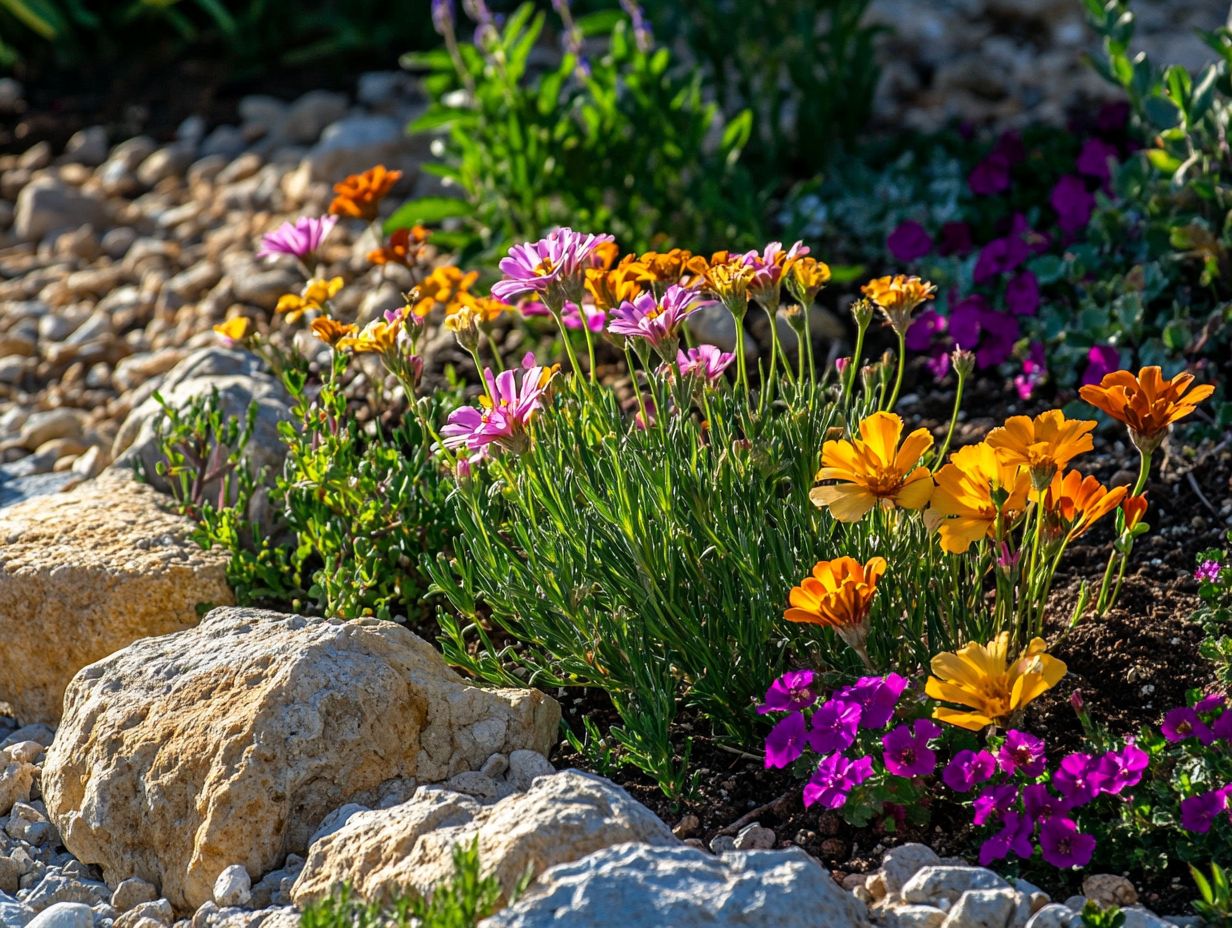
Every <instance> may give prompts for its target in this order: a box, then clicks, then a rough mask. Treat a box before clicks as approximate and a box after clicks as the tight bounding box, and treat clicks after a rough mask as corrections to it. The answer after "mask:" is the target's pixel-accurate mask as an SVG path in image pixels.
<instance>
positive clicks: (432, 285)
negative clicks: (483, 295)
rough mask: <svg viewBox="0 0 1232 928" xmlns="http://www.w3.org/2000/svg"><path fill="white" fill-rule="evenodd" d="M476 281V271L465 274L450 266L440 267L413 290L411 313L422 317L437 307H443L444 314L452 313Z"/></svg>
mask: <svg viewBox="0 0 1232 928" xmlns="http://www.w3.org/2000/svg"><path fill="white" fill-rule="evenodd" d="M478 279H479V273H478V272H477V271H470V272H469V273H466V272H463V271H462V269H461V268H457V267H454V266H453V265H452V264H446V265H442V266H441V267H438V268H436V269H434V270H433V271H432V273H431V274H429V275H428V276H427V277H425V278H424V280H423V283H421V284H420V285H419V286H418V287H416V288H415V290H414V292H413V294H412V295H413V297H414V299H413V301H412V302H411V304H410V305H411V312H413V313H414V314H415V315H416V316H420V317H423V316H426V315H428V314H429V313H430V312H432V310H434V309H436V307H438V306H443V307H444V308H445V312H446V313H449V312H453V311H454V310H455V309H456V308H457V306H458V305H460V300H461V298H462V296H463V295H464V294H469V293H470V288H471V287H472V286H474V284H475V281H476V280H478Z"/></svg>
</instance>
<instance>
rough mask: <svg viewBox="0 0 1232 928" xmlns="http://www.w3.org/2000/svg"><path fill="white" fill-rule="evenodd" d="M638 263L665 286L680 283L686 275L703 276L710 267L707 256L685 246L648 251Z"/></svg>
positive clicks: (651, 276)
mask: <svg viewBox="0 0 1232 928" xmlns="http://www.w3.org/2000/svg"><path fill="white" fill-rule="evenodd" d="M638 263H639V264H641V265H642V266H643V267H644V268H645V269H646V272H647V274H648V275H649V277H650V279H651V280H654V281H656V282H658V283H661V284H664V285H665V286H670V285H671V284H678V283H680V281H681V279H682V278H684V277H686V276H688V277H701V276H702V275H704V274H705V273H706V271H707V269H708V268H707V264H706V259H705V258H703V257H702V256H701V255H695V254H693V252H691V251H689V250H687V249H685V248H673V249H671V251H663V252H659V251H648V252H646V253H645V254H644V255H642V256H641V257H640V258H638Z"/></svg>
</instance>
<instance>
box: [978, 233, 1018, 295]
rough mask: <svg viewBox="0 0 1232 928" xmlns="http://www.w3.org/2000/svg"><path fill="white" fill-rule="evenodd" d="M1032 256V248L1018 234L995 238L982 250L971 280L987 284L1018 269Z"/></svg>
mask: <svg viewBox="0 0 1232 928" xmlns="http://www.w3.org/2000/svg"><path fill="white" fill-rule="evenodd" d="M1030 254H1031V249H1030V247H1028V245H1027V243H1026V241H1025V240H1024V239H1023V237H1022V235H1021V234H1019V233H1018V232H1012V233H1011V234H1009V235H1007V236H1005V237H1004V238H994V239H993V240H992V241H991V242H989V243H988V244H987V245H985V246H984V247H983V248H981V249H980V256H979V258H978V259H977V260H976V262H975V270H973V271H972V272H971V279H972V280H973V281H975V283H977V284H982V283H987V282H988V281H989V280H992V278H994V277H997V276H999V275H1001V274H1008V273H1009V272H1010V271H1012V270H1014V269H1015V268H1017V267H1018V265H1020V264H1022V262H1024V261H1026V260H1027V258H1028V257H1029V256H1030Z"/></svg>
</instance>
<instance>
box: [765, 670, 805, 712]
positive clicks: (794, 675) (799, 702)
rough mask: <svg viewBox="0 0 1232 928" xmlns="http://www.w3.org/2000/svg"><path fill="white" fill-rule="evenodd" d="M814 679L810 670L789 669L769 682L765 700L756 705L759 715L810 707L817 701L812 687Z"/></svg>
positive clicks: (795, 710) (796, 710)
mask: <svg viewBox="0 0 1232 928" xmlns="http://www.w3.org/2000/svg"><path fill="white" fill-rule="evenodd" d="M814 679H816V676H815V675H814V673H813V671H811V670H789V671H787V673H785V674H783V675H782V676H781V677H779V678H778V679H777V680H775V681H774V682H773V683H771V684H770V688H769V689H768V690H766V701H765V702H764V703H762V704H761V705H760V706H758V707H757V712H758V714H759V715H765V714H766V713H767V712H798V711H799V710H801V709H810V708H812V706H813V705H814V703H816V702H817V696H818V693H817V691H816V690H815V689H813V681H814Z"/></svg>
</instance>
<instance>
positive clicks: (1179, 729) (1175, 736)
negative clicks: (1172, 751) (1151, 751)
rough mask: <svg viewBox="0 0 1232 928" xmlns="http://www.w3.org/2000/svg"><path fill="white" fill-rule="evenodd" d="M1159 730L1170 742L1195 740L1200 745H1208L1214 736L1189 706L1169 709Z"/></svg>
mask: <svg viewBox="0 0 1232 928" xmlns="http://www.w3.org/2000/svg"><path fill="white" fill-rule="evenodd" d="M1159 730H1160V732H1161V733H1162V734H1163V736H1164V737H1165V738H1167V739H1168V740H1169V741H1172V742H1177V741H1185V740H1186V739H1188V738H1197V739H1198V740H1199V741H1200V742H1201V743H1202V744H1210V743H1211V742H1212V741H1214V740H1215V735H1214V734H1213V733H1212V732H1211V730H1210V729H1209V728H1207V726H1206V724H1205V723H1204V722H1203V721H1202V720H1201V719H1200V718H1198V713H1197V712H1195V711H1194V710H1193V709H1191V708H1190V707H1189V706H1177V707H1176V708H1175V709H1170V710H1169V711H1168V712H1167V714H1165V715H1164V723H1163V724H1162V725H1161V726H1159Z"/></svg>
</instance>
